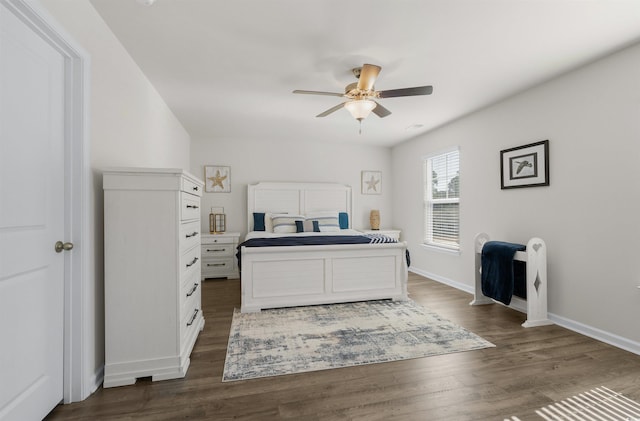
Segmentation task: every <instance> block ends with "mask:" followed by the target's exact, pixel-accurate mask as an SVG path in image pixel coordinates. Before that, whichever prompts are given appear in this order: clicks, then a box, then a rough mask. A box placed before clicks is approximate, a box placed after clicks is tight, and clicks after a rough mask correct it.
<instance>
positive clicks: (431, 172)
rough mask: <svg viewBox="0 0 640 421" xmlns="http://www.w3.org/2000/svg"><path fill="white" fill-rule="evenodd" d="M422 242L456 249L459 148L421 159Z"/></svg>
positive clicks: (457, 243)
mask: <svg viewBox="0 0 640 421" xmlns="http://www.w3.org/2000/svg"><path fill="white" fill-rule="evenodd" d="M424 175H425V177H424V181H425V185H424V221H425V237H424V243H425V244H427V245H430V246H436V247H441V248H446V249H450V250H459V249H460V151H459V150H458V148H456V149H454V150H449V151H446V152H443V153H439V154H436V155H431V156H428V157H426V158H425V159H424Z"/></svg>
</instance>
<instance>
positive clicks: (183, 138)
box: [41, 0, 190, 387]
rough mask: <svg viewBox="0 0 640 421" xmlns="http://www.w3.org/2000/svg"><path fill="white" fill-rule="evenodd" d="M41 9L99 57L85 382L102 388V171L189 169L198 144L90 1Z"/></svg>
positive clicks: (93, 91) (52, 2) (57, 0)
mask: <svg viewBox="0 0 640 421" xmlns="http://www.w3.org/2000/svg"><path fill="white" fill-rule="evenodd" d="M41 4H42V5H43V6H44V7H45V8H46V9H47V10H48V11H49V13H51V14H52V15H53V17H54V18H55V19H56V20H57V21H58V22H59V23H60V24H61V25H62V26H63V27H64V28H65V29H66V31H67V33H68V34H69V35H70V36H71V37H72V38H73V39H74V40H75V42H76V43H77V44H78V45H80V46H81V47H82V48H84V49H85V51H86V52H87V53H88V54H90V56H91V63H90V66H91V85H90V87H89V89H90V95H91V97H90V98H91V100H90V102H91V103H90V111H89V113H90V150H91V152H90V154H91V158H90V161H91V168H92V170H93V171H92V172H93V179H92V180H91V185H92V187H91V202H90V203H89V206H91V209H92V212H91V214H92V215H93V221H91V222H92V223H91V224H90V225H91V226H92V227H93V229H94V231H93V232H91V234H90V237H91V238H92V240H93V241H92V244H91V247H92V248H93V252H94V253H93V256H91V260H92V261H91V268H92V273H91V275H92V276H91V278H90V279H86V280H84V282H83V283H84V285H85V288H86V291H85V292H86V294H85V296H86V302H85V303H84V304H85V306H86V309H87V319H86V320H85V326H84V327H85V332H84V334H85V335H86V339H87V344H88V346H87V348H88V349H87V350H86V351H87V352H86V355H85V358H86V364H85V370H86V373H85V377H86V378H85V379H83V382H84V383H85V384H88V387H91V386H92V385H93V386H94V387H95V382H96V381H100V380H101V379H100V376H101V370H102V365H103V364H104V298H103V283H104V268H103V265H104V262H103V235H102V233H103V212H102V209H103V200H102V199H103V194H102V169H103V168H105V167H115V166H132V167H171V168H183V169H187V170H188V168H189V145H190V138H189V135H188V133H187V132H186V131H185V130H184V128H183V127H182V125H181V124H180V122H178V120H177V119H176V118H175V116H174V115H173V113H172V112H171V110H169V108H168V107H167V106H166V104H165V103H164V101H163V100H162V98H161V97H160V96H159V95H158V93H157V91H156V90H155V88H154V87H153V86H152V85H151V84H150V83H149V81H148V80H147V78H146V77H145V75H144V74H143V73H142V72H141V71H140V69H139V68H138V66H137V65H136V63H135V62H134V61H133V60H132V59H131V57H130V56H129V54H128V53H127V52H126V50H125V49H124V48H123V47H122V45H121V44H120V42H119V41H118V39H117V38H116V37H115V36H114V34H113V33H112V32H111V31H110V30H109V28H108V27H107V26H106V24H105V23H104V21H103V20H102V18H101V17H100V16H99V15H98V13H97V12H96V11H95V9H94V8H93V6H91V4H90V3H89V2H88V1H66V0H46V1H42V2H41Z"/></svg>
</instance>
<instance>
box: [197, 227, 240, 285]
mask: <svg viewBox="0 0 640 421" xmlns="http://www.w3.org/2000/svg"><path fill="white" fill-rule="evenodd" d="M239 238H240V233H238V232H225V233H222V234H208V233H203V234H202V238H201V242H202V245H201V246H200V247H201V251H202V253H201V257H202V280H205V279H207V278H227V279H238V278H239V277H240V274H239V273H238V259H237V258H236V252H237V247H238V241H239Z"/></svg>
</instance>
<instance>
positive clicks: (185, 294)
mask: <svg viewBox="0 0 640 421" xmlns="http://www.w3.org/2000/svg"><path fill="white" fill-rule="evenodd" d="M200 288H202V285H200V277H199V276H198V273H197V272H193V273H189V276H188V277H186V278H184V280H183V281H182V285H180V300H181V301H180V305H181V306H184V302H185V301H187V299H188V298H189V297H191V296H192V295H193V293H194V292H195V291H196V290H198V289H200Z"/></svg>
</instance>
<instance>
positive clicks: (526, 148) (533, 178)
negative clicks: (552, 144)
mask: <svg viewBox="0 0 640 421" xmlns="http://www.w3.org/2000/svg"><path fill="white" fill-rule="evenodd" d="M500 175H501V178H502V180H501V188H502V189H514V188H519V187H537V186H548V185H549V141H548V140H543V141H542V142H536V143H530V144H528V145H523V146H518V147H515V148H511V149H505V150H503V151H500Z"/></svg>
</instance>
